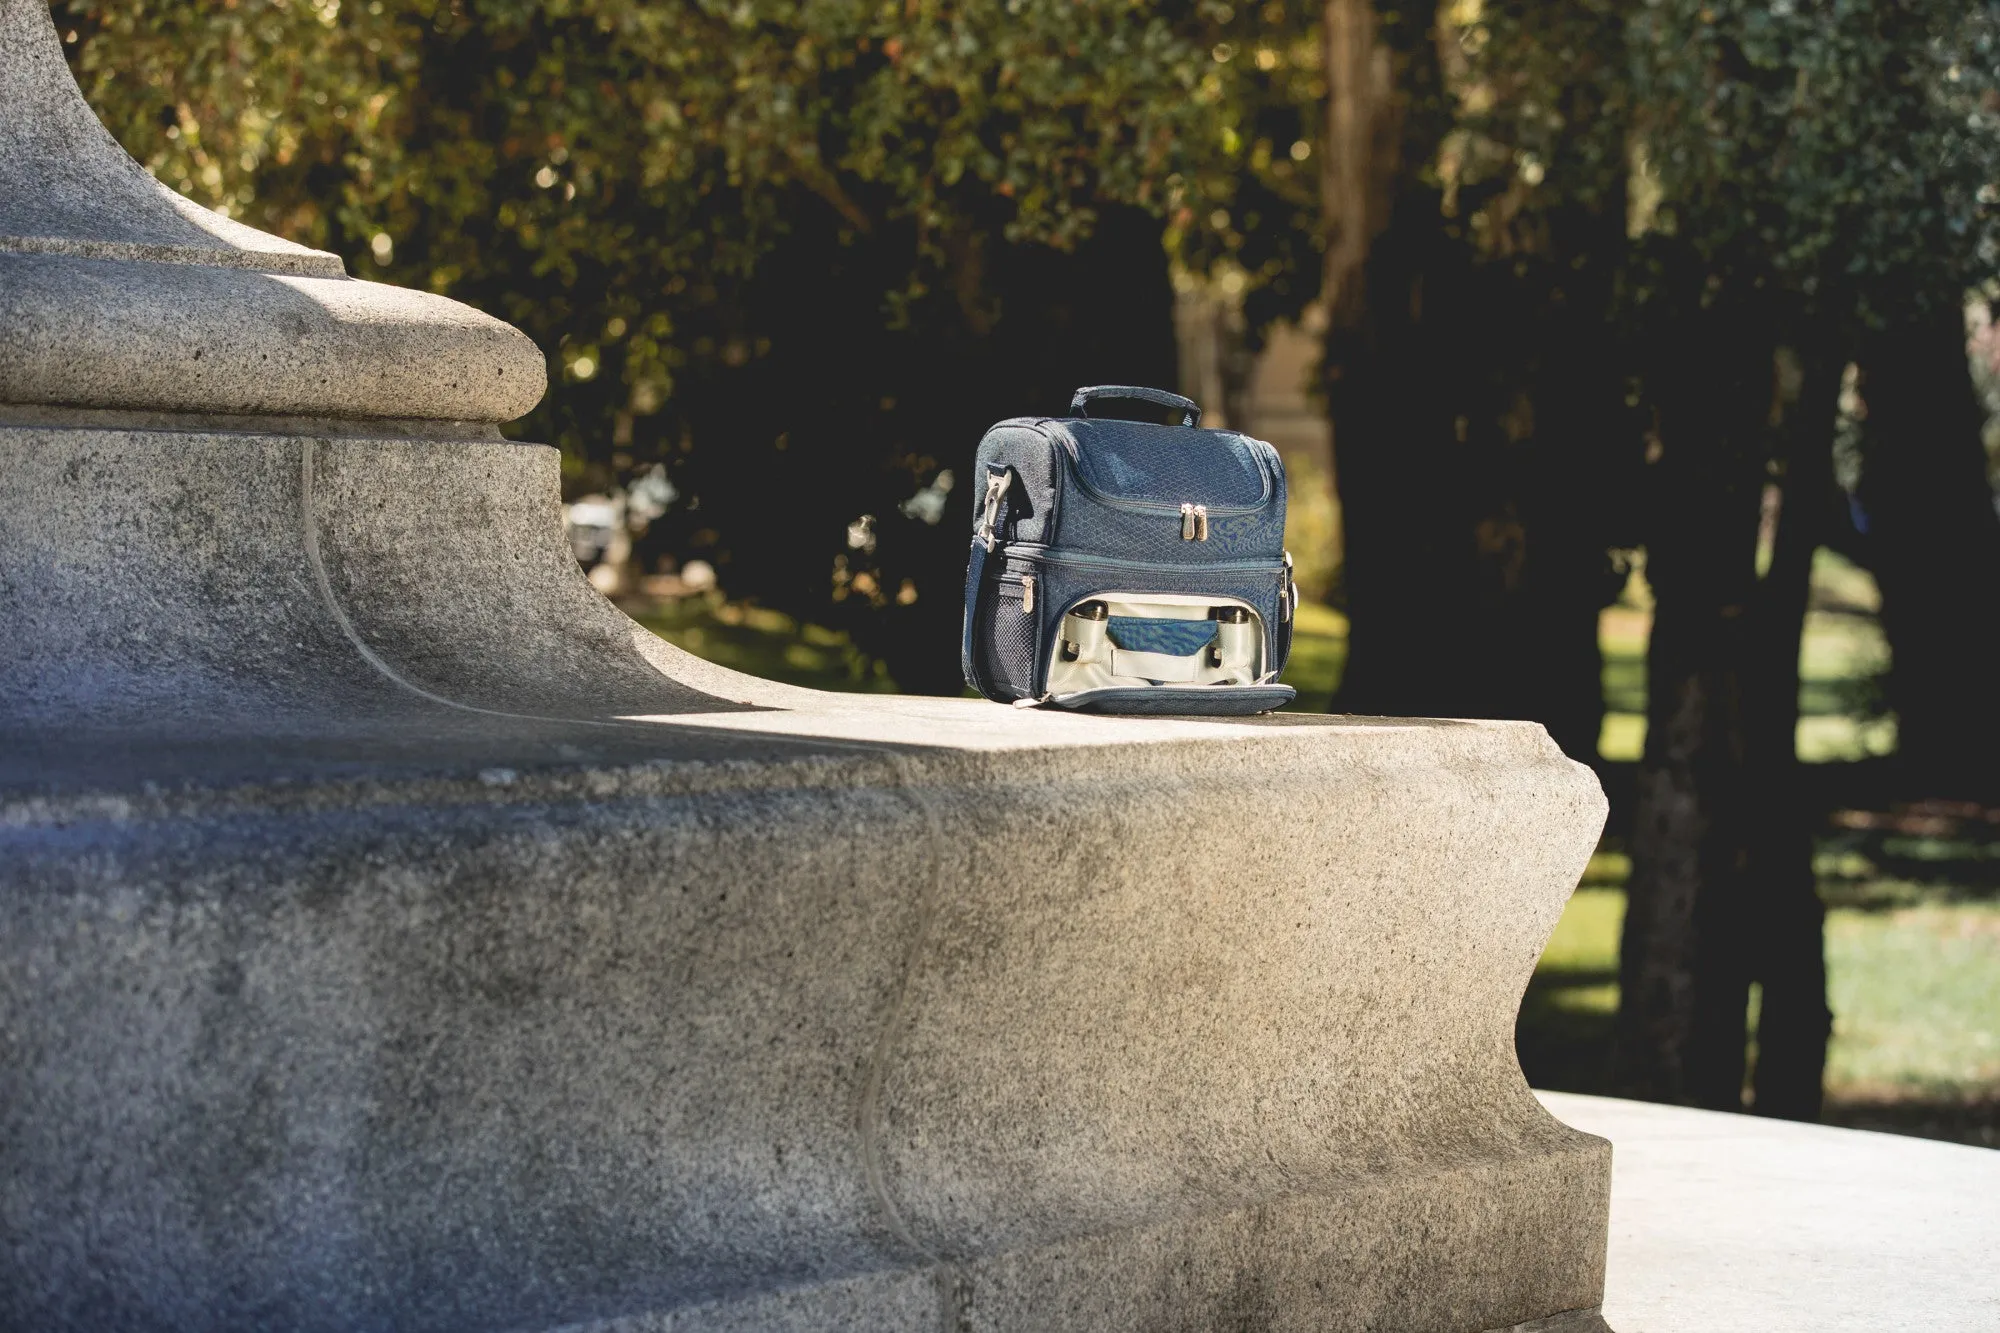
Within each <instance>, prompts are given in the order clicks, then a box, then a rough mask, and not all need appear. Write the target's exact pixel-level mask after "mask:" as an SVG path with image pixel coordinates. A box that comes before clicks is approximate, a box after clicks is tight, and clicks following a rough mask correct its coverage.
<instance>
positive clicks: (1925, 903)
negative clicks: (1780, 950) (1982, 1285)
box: [1516, 834, 2000, 1145]
mask: <svg viewBox="0 0 2000 1333" xmlns="http://www.w3.org/2000/svg"><path fill="white" fill-rule="evenodd" d="M1953 849H1956V850H1960V851H1965V850H1970V849H1971V843H1969V842H1967V841H1964V840H1960V841H1957V842H1951V841H1946V840H1940V841H1938V842H1937V843H1936V845H1935V846H1933V847H1932V848H1931V849H1930V850H1932V851H1938V852H1942V851H1946V850H1953ZM1980 850H1981V855H1982V856H1984V855H1990V854H1991V851H1992V847H1991V846H1990V845H1988V846H1985V847H1983V848H1981V849H1980ZM1968 863H1969V862H1968V860H1967V859H1964V858H1961V859H1956V860H1951V861H1949V862H1945V861H1939V862H1934V863H1933V870H1934V872H1935V873H1936V874H1942V875H1954V876H1960V877H1959V878H1935V877H1933V878H1926V879H1916V878H1912V879H1870V878H1866V876H1867V875H1868V874H1869V873H1870V872H1872V871H1873V869H1874V867H1873V863H1872V862H1870V861H1869V860H1868V859H1867V858H1866V857H1865V856H1864V855H1862V853H1861V852H1859V851H1856V850H1854V849H1852V848H1843V847H1842V846H1841V845H1840V843H1839V835H1838V834H1836V835H1832V836H1830V837H1828V838H1826V839H1823V840H1822V842H1821V851H1820V855H1819V857H1818V861H1817V864H1818V866H1819V868H1820V873H1821V875H1822V884H1823V886H1824V891H1825V896H1826V897H1827V898H1828V900H1829V902H1830V903H1831V904H1832V910H1831V911H1829V913H1828V917H1827V934H1826V957H1827V971H1828V990H1829V999H1830V1001H1831V1003H1832V1008H1833V1011H1834V1031H1833V1042H1832V1045H1831V1047H1830V1049H1829V1051H1828V1058H1827V1075H1826V1092H1827V1110H1826V1118H1827V1119H1828V1120H1829V1121H1832V1122H1834V1123H1839V1124H1853V1125H1859V1126H1863V1127H1868V1128H1878V1129H1889V1130H1897V1131H1902V1132H1910V1133H1922V1134H1929V1135H1933V1136H1938V1137H1948V1138H1956V1139H1961V1140H1964V1141H1967V1142H1972V1143H1986V1144H1994V1145H2000V902H1996V901H1992V899H1993V898H1995V897H2000V894H1996V893H1995V892H1993V891H1992V890H1991V889H1988V890H1986V891H1985V898H1986V899H1987V900H1986V901H1967V900H1966V895H1967V893H1968V892H1972V890H1968V889H1967V888H1966V887H1965V885H1964V883H1963V882H1962V875H1961V873H1960V872H1962V871H1963V870H1964V868H1965V866H1966V865H1967V864H1968ZM1970 863H1972V864H1977V863H1978V862H1977V861H1976V860H1974V861H1972V862H1970ZM1629 872H1630V863H1629V862H1628V860H1627V859H1626V857H1625V856H1624V855H1623V854H1622V853H1621V852H1619V851H1618V850H1617V849H1616V848H1614V847H1607V848H1606V849H1605V850H1602V851H1600V852H1599V853H1598V855H1597V856H1595V857H1593V858H1592V859H1591V863H1590V868H1589V870H1588V871H1586V872H1585V875H1584V882H1583V885H1582V886H1581V887H1579V888H1578V889H1577V891H1576V892H1575V893H1574V894H1573V895H1572V896H1571V898H1570V901H1569V905H1568V907H1567V908H1566V909H1565V910H1564V912H1563V916H1562V920H1561V921H1560V922H1559V923H1558V924H1557V926H1556V929H1555V934H1554V935H1553V936H1552V937H1551V939H1550V940H1549V945H1548V948H1547V949H1546V950H1544V951H1543V954H1542V958H1541V962H1540V963H1539V964H1538V965H1537V967H1536V970H1535V976H1534V979H1533V980H1532V981H1531V982H1530V983H1529V986H1528V992H1527V995H1526V996H1525V997H1524V998H1523V1000H1522V1004H1521V1017H1520V1021H1519V1024H1518V1027H1517V1030H1516V1044H1517V1047H1518V1049H1519V1052H1520V1056H1521V1065H1522V1069H1523V1070H1524V1071H1525V1072H1526V1073H1527V1075H1528V1078H1529V1081H1530V1082H1532V1083H1534V1084H1535V1085H1536V1086H1537V1087H1549V1088H1559V1089H1567V1090H1571V1091H1577V1092H1604V1091H1608V1090H1609V1089H1610V1061H1611V1042H1612V1037H1613V1031H1614V1028H1615V1025H1616V1019H1617V1011H1618V983H1617V978H1618V933H1619V929H1620V927H1621V925H1622V923H1623V919H1624V908H1625V894H1624V889H1623V882H1624V879H1625V876H1626V875H1627V874H1628V873H1629ZM1750 1021H1751V1023H1754V1015H1753V1016H1752V1018H1751V1020H1750ZM1746 1036H1747V1033H1746Z"/></svg>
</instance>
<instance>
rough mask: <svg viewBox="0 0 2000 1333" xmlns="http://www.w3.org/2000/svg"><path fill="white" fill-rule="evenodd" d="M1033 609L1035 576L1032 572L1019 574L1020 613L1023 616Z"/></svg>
mask: <svg viewBox="0 0 2000 1333" xmlns="http://www.w3.org/2000/svg"><path fill="white" fill-rule="evenodd" d="M1034 609H1035V576H1034V575H1033V574H1023V575H1022V576H1021V614H1022V615H1024V616H1025V615H1027V614H1028V612H1030V611H1032V610H1034Z"/></svg>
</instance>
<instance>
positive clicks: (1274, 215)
mask: <svg viewBox="0 0 2000 1333" xmlns="http://www.w3.org/2000/svg"><path fill="white" fill-rule="evenodd" d="M1297 12H1303V13H1304V14H1305V16H1306V17H1305V18H1304V19H1303V20H1295V11H1293V10H1288V9H1287V8H1286V7H1285V5H1284V4H1282V3H1277V2H1275V0H1274V3H1272V4H1269V5H1266V6H1264V7H1263V8H1262V9H1257V10H1250V9H1246V10H1244V11H1243V12H1241V13H1239V12H1238V11H1237V10H1236V9H1234V8H1233V7H1232V6H1230V5H1228V4H1225V3H1219V2H1218V0H1201V3H1189V4H1179V5H1168V6H1159V5H1152V4H1145V3H1137V2H1136V0H1115V2H1111V3H1103V2H1099V3H1089V4H1083V5H1078V4H1070V3H1061V4H1058V3H1054V2H1053V0H981V2H980V3H974V4H958V5H947V4H944V3H941V0H908V2H907V3H888V4H884V3H862V2H861V0H836V2H835V3H816V4H801V3H797V2H796V0H742V2H740V3H728V4H724V3H720V0H668V2H667V3H654V4H640V3H636V0H574V2H572V0H545V2H534V3H523V2H521V0H458V2H457V3H450V2H444V0H320V2H317V3H309V2H306V0H212V2H211V3H203V4H194V5H184V4H165V3H161V2H160V0H65V3H62V4H60V5H58V6H57V11H56V17H57V22H58V26H59V27H60V28H61V29H62V30H63V32H64V35H65V40H66V42H67V44H68V46H69V49H70V51H71V58H72V62H73V64H74V66H75V67H76V69H77V71H78V74H79V78H80V80H81V82H82V84H83V87H84V90H85V93H86V95H87V96H88V97H89V98H90V99H91V102H92V104H93V105H94V106H95V107H96V108H97V109H98V111H99V113H100V114H101V115H102V116H103V117H104V119H105V121H106V123H107V124H108V125H109V126H110V127H111V129H112V131H113V132H114V133H115V134H116V135H117V136H118V137H119V138H120V140H121V141H122V142H123V143H125V145H126V146H127V147H128V148H129V149H130V150H131V151H132V152H133V154H134V155H135V156H136V157H138V158H139V159H140V160H141V161H142V162H144V163H145V164H146V165H147V166H148V167H149V168H150V169H151V170H152V171H153V172H154V173H155V174H156V175H158V176H159V177H160V178H161V179H163V180H165V181H167V182H168V183H169V184H171V185H174V186H176V187H177V188H179V189H181V190H183V191H184V192H186V193H188V194H190V195H191V196H193V197H195V198H197V199H198V200H200V201H201V202H203V203H205V204H208V205H210V206H212V207H217V208H220V209H221V210H223V211H225V212H228V213H230V214H231V215H233V216H236V217H239V218H242V219H243V220H245V221H248V222H251V223H253V224H255V225H258V226H263V227H266V228H268V229H270V230H273V231H276V232H278V233H280V234H283V235H286V236H290V237H292V238H293V239H296V240H300V241H304V242H307V243H310V244H315V245H319V246H323V247H325V248H328V249H332V250H334V251H336V252H338V253H340V254H342V255H343V256H344V257H345V258H346V259H347V261H348V263H349V266H350V270H351V271H353V272H355V273H357V274H358V275H361V276H370V277H380V278H384V279H388V280H392V281H397V282H401V283H406V284H410V285H416V286H422V287H427V288H430V289H432V290H436V291H441V292H447V293H449V294H451V295H453V296H455V297H458V298H460V299H463V300H467V301H470V302H471V303H473V304H475V305H478V306H480V307H482V308H485V309H487V310H490V311H492V312H494V313H496V314H499V315H501V316H503V317H504V318H507V319H509V320H511V321H512V322H514V323H516V324H518V325H519V326H521V327H522V328H523V329H525V330H526V331H527V332H528V333H529V334H531V335H532V336H533V337H534V338H535V339H536V340H537V342H538V343H540V345H541V346H542V347H543V349H544V350H545V351H546V352H547V353H548V355H549V359H550V371H551V375H550V378H551V382H552V385H553V390H552V392H551V394H550V395H549V397H548V399H547V400H546V402H545V403H544V405H543V406H542V407H541V408H540V409H539V410H538V411H537V412H536V413H535V414H534V415H533V416H531V417H529V418H528V419H526V420H525V421H524V422H522V423H520V425H519V430H520V433H522V434H523V435H525V436H528V437H531V438H537V439H543V440H548V441H551V442H553V443H556V444H558V445H560V447H561V448H562V450H563V453H564V459H565V468H566V473H567V475H568V477H569V478H570V485H571V486H572V487H573V488H578V489H583V488H596V487H602V486H605V485H610V484H615V483H617V482H618V481H621V480H624V479H629V478H630V477H632V476H633V475H635V474H639V473H644V472H646V471H648V470H649V469H651V468H652V467H653V466H655V465H656V464H657V465H661V466H663V467H664V468H665V477H666V479H667V480H668V481H669V482H670V483H671V486H672V489H673V490H674V491H675V492H677V495H678V499H677V501H676V503H675V504H674V505H673V506H672V507H671V508H670V510H669V512H668V513H667V514H666V515H664V516H663V517H662V518H661V519H660V520H658V521H657V522H656V523H655V525H654V527H655V531H653V532H651V533H650V534H649V537H648V542H647V546H648V547H650V548H652V549H660V548H667V549H672V550H673V551H674V553H676V554H678V555H680V556H681V557H683V558H686V557H689V556H694V555H701V556H704V557H705V558H707V559H709V560H710V561H711V562H713V563H714V564H716V565H717V566H719V568H720V570H721V574H722V578H723V580H724V583H725V586H726V587H727V588H728V590H729V591H730V592H731V593H732V595H736V596H744V597H751V598H757V599H762V600H765V601H767V602H770V603H772V604H774V605H777V606H780V607H781V608H783V609H785V610H787V611H789V612H792V613H794V614H796V615H800V616H802V617H805V618H810V619H814V620H818V621H821V622H827V623H834V624H840V625H844V626H846V627H847V628H849V629H851V630H852V631H853V632H854V633H855V635H856V637H857V639H858V640H859V641H860V642H861V643H862V644H863V646H864V647H865V648H867V649H869V650H870V651H872V652H875V653H876V654H878V655H881V656H884V657H886V658H887V659H888V661H889V664H890V667H891V670H892V673H893V674H894V675H895V676H896V677H897V679H898V680H899V681H900V682H901V683H902V684H903V686H904V687H905V688H909V689H916V690H924V691H939V692H956V690H957V689H958V688H959V685H958V680H957V664H956V658H955V651H954V645H955V642H956V632H955V629H954V625H955V622H956V620H957V618H958V615H959V609H958V608H959V597H958V590H957V584H958V582H959V579H960V576H961V574H962V571H963V568H964V564H963V562H964V545H965V534H964V532H963V531H962V530H961V529H960V527H959V525H958V523H957V522H956V521H954V522H950V523H946V522H943V521H941V520H942V518H943V515H944V513H945V511H946V507H947V505H949V506H953V507H957V508H963V507H964V505H965V504H966V503H968V502H967V501H966V498H965V496H964V493H963V492H962V491H958V492H954V491H953V490H952V485H953V482H954V480H955V479H956V476H955V474H954V468H956V469H957V471H958V472H959V473H962V471H963V467H964V464H963V462H962V461H961V460H964V459H968V458H969V456H970V454H971V451H972V446H973V444H974V443H975V442H976V440H977V438H978V434H979V432H980V430H981V429H982V428H983V426H984V425H985V424H987V423H988V422H990V421H992V420H994V419H997V418H998V417H1001V416H1008V415H1016V414H1019V413H1022V412H1034V411H1059V410H1061V409H1062V408H1063V407H1064V406H1065V405H1066V403H1067V393H1068V390H1069V389H1070V388H1072V387H1074V385H1075V384H1076V383H1078V382H1084V381H1100V382H1101V381H1107V380H1116V379H1128V380H1132V381H1136V382H1151V383H1168V384H1171V383H1172V382H1173V380H1174V378H1175V356H1174V345H1173V333H1172V323H1171V302H1172V290H1171V286H1170V276H1169V258H1168V253H1167V249H1166V247H1167V245H1169V244H1172V245H1175V246H1178V247H1180V248H1182V249H1183V250H1184V251H1185V253H1186V254H1187V255H1188V256H1189V262H1192V263H1194V264H1197V265H1206V264H1211V263H1219V262H1234V261H1233V259H1232V256H1235V255H1237V254H1239V253H1252V254H1254V253H1255V251H1256V250H1257V245H1256V244H1254V243H1253V244H1249V245H1246V241H1245V237H1246V235H1250V236H1256V235H1262V236H1265V237H1289V236H1292V235H1303V236H1304V237H1306V238H1307V239H1308V240H1309V239H1310V237H1311V235H1312V230H1311V228H1310V227H1309V226H1308V227H1305V228H1302V229H1300V228H1286V227H1285V226H1284V225H1283V224H1285V223H1287V222H1290V221H1291V220H1292V219H1291V218H1289V217H1288V216H1284V215H1283V213H1282V205H1283V201H1284V199H1285V196H1286V192H1287V190H1289V191H1290V193H1291V194H1292V195H1294V196H1296V195H1298V194H1299V192H1300V189H1301V185H1300V182H1299V180H1296V179H1292V180H1289V181H1288V178H1290V177H1293V176H1294V173H1295V163H1294V160H1293V159H1292V157H1291V156H1290V155H1289V154H1288V152H1287V151H1286V146H1287V145H1289V144H1290V143H1291V142H1293V139H1294V138H1296V137H1297V135H1296V132H1293V133H1292V134H1291V136H1290V137H1285V138H1283V139H1282V140H1281V141H1280V143H1279V150H1278V152H1277V153H1276V155H1275V156H1274V155H1273V152H1272V144H1271V135H1270V134H1269V133H1267V132H1265V130H1264V129H1263V128H1262V127H1261V121H1262V120H1266V119H1268V118H1269V117H1268V115H1267V114H1266V111H1267V109H1268V108H1269V107H1270V106H1272V105H1274V104H1282V103H1284V102H1285V101H1286V94H1285V93H1284V92H1283V91H1282V90H1284V89H1289V88H1293V87H1294V86H1295V85H1299V86H1300V92H1299V95H1301V96H1306V97H1310V96H1313V95H1316V94H1317V88H1316V87H1305V86H1302V85H1301V81H1302V80H1303V81H1310V80H1312V79H1313V78H1314V77H1316V72H1315V71H1313V70H1312V69H1310V67H1309V62H1307V67H1304V68H1301V65H1300V62H1298V61H1296V60H1293V59H1290V58H1287V59H1285V60H1282V61H1280V60H1277V59H1269V58H1267V59H1264V60H1261V61H1260V60H1259V59H1257V58H1249V59H1242V60H1237V59H1233V57H1234V55H1235V53H1236V51H1237V50H1238V49H1242V50H1244V51H1245V52H1246V53H1247V52H1250V51H1253V50H1255V51H1258V52H1259V53H1260V54H1262V53H1264V52H1265V51H1267V50H1275V49H1281V48H1285V34H1286V33H1287V32H1288V31H1289V32H1297V31H1307V30H1309V26H1310V17H1311V10H1310V9H1309V8H1306V9H1304V10H1303V11H1297ZM1266 29H1270V30H1272V31H1274V32H1276V33H1277V37H1278V41H1277V45H1276V47H1266V46H1260V45H1259V44H1258V38H1257V36H1256V34H1257V33H1258V32H1261V31H1264V30H1266ZM1307 49H1308V51H1310V49H1311V48H1310V44H1309V43H1308V44H1307ZM1287 55H1288V57H1289V50H1288V49H1287ZM1274 89H1278V90H1280V91H1277V92H1274V91H1273V90H1274ZM1293 100H1296V98H1294V99H1293ZM1297 175H1298V176H1301V177H1305V179H1304V184H1303V189H1304V192H1305V196H1306V198H1307V200H1308V202H1309V199H1310V192H1311V183H1310V179H1309V177H1308V176H1306V173H1302V172H1301V173H1297ZM1239 198H1240V199H1241V200H1243V201H1245V203H1246V204H1247V206H1248V213H1249V214H1251V215H1253V216H1250V217H1248V218H1246V213H1245V210H1244V209H1243V208H1238V207H1237V205H1238V201H1239ZM1232 209H1234V210H1235V211H1234V212H1232ZM1287 243H1289V242H1287V241H1285V240H1282V239H1281V240H1277V241H1273V242H1272V243H1271V247H1267V248H1272V247H1275V248H1277V249H1282V248H1283V246H1284V245H1285V244H1287ZM1278 267H1280V268H1284V267H1285V265H1283V264H1280V265H1278ZM1281 281H1282V278H1281Z"/></svg>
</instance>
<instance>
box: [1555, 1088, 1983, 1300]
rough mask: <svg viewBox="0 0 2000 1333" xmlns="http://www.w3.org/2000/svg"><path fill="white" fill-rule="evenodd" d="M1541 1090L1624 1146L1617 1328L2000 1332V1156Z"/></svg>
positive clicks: (1614, 1221) (1613, 1279)
mask: <svg viewBox="0 0 2000 1333" xmlns="http://www.w3.org/2000/svg"><path fill="white" fill-rule="evenodd" d="M1539 1095H1540V1096H1541V1099H1542V1101H1543V1103H1544V1104H1545V1105H1546V1106H1548V1108H1549V1109H1550V1110H1551V1111H1554V1112H1555V1113H1556V1114H1557V1115H1558V1116H1560V1117H1562V1119H1563V1120H1565V1121H1566V1122H1568V1123H1569V1124H1572V1125H1574V1126H1576V1127H1577V1128H1578V1129H1582V1130H1585V1131H1587V1132H1588V1133H1592V1134H1601V1135H1603V1136H1604V1137H1606V1138H1608V1139H1610V1140H1611V1143H1612V1147H1613V1164H1614V1165H1613V1169H1612V1184H1611V1263H1610V1273H1609V1277H1608V1280H1607V1283H1606V1288H1605V1293H1604V1312H1605V1316H1606V1318H1607V1320H1608V1321H1609V1322H1610V1324H1611V1326H1612V1327H1613V1328H1615V1329H1617V1330H1618V1333H1771V1331H1772V1330H1780V1329H1783V1330H1790V1329H1810V1330H1812V1331H1813V1333H1883V1330H1888V1329H1898V1330H1901V1329H1908V1330H1912V1331H1913V1333H1914V1331H1915V1330H1922V1333H1991V1331H1992V1330H1994V1329H2000V1276H1996V1275H1995V1268H1994V1255H1995V1254H1997V1253H2000V1152H1994V1151H1993V1150H1992V1149H1990V1148H1972V1147H1966V1146H1963V1145H1960V1144H1954V1143H1933V1142H1928V1141H1926V1140H1923V1139H1909V1138H1899V1137H1896V1136H1894V1135H1888V1134H1868V1133H1862V1132H1860V1131H1858V1130H1850V1129H1832V1128H1828V1127H1826V1126H1822V1125H1799V1124H1793V1123H1790V1122H1788V1121H1782V1120H1764V1119H1760V1118H1757V1117H1753V1116H1739V1115H1722V1114H1718V1113H1716V1112H1713V1111H1692V1110H1686V1109H1683V1108H1680V1107H1670V1106H1652V1105H1648V1104H1646V1103H1643V1102H1621V1101H1614V1100H1611V1099H1608V1098H1602V1097H1579V1096H1575V1095H1573V1094H1568V1093H1542V1094H1539Z"/></svg>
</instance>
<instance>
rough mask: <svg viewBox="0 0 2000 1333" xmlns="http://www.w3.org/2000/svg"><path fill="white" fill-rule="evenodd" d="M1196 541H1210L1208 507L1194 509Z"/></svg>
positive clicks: (1202, 506) (1197, 506)
mask: <svg viewBox="0 0 2000 1333" xmlns="http://www.w3.org/2000/svg"><path fill="white" fill-rule="evenodd" d="M1194 539H1195V540H1196V541H1198V542H1205V541H1207V540H1208V506H1207V505H1196V506H1195V507H1194Z"/></svg>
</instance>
